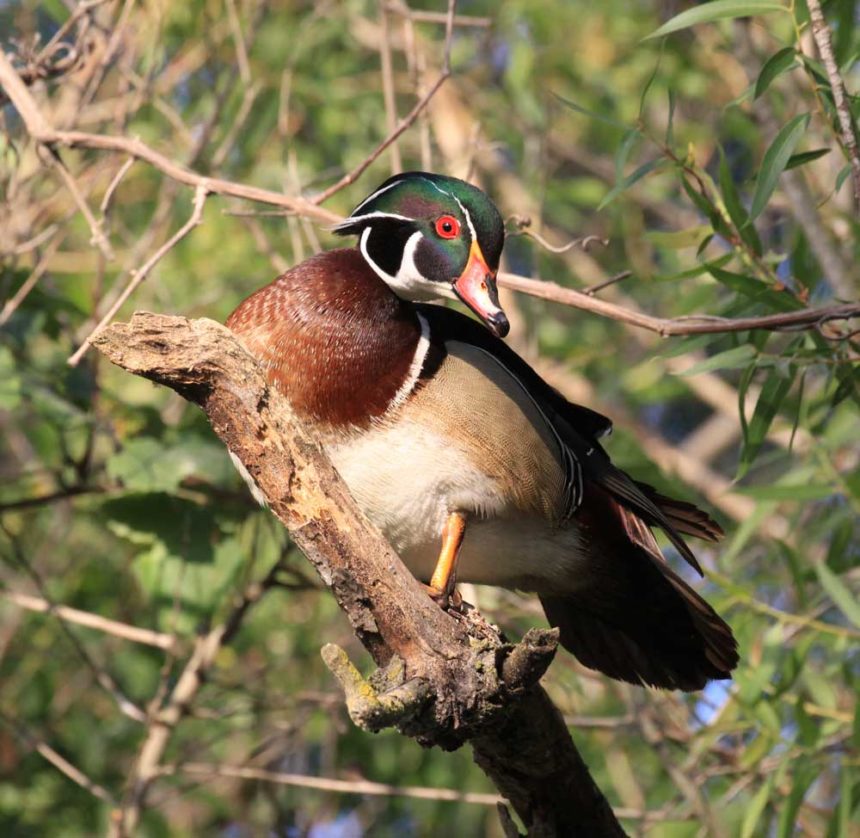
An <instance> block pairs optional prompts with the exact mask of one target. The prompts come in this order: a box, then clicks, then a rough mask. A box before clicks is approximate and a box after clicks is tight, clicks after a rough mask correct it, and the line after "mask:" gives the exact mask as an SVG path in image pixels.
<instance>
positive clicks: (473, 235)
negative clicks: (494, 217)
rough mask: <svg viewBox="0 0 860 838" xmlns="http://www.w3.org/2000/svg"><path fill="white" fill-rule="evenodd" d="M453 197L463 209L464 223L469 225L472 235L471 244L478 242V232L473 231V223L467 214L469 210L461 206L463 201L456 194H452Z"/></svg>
mask: <svg viewBox="0 0 860 838" xmlns="http://www.w3.org/2000/svg"><path fill="white" fill-rule="evenodd" d="M453 197H454V200H455V201H456V202H457V205H458V206H459V207H460V209H461V210H462V211H463V215H465V216H466V223H467V224H468V225H469V234H470V235H471V236H472V244H478V234H477V233H476V232H475V225H474V224H472V216H471V215H469V210H467V209H466V208H465V207H464V206H463V202H462V201H461V200H460V199H459V198H458V197H457V196H456V195H454V196H453ZM479 246H480V245H479Z"/></svg>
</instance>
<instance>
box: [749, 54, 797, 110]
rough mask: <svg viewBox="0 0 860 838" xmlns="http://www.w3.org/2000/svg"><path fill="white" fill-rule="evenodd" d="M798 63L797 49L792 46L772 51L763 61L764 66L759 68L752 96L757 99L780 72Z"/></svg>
mask: <svg viewBox="0 0 860 838" xmlns="http://www.w3.org/2000/svg"><path fill="white" fill-rule="evenodd" d="M798 63H799V62H798V60H797V50H795V48H794V47H785V48H784V49H781V50H779V52H777V53H774V54H773V55H772V56H771V57H770V58H768V60H767V61H765V63H764V67H762V68H761V72H760V73H759V74H758V78H757V79H756V83H755V97H754V98H756V99H758V97H759V96H761V94H762V93H764V92H765V90H767V89H768V87H770V85H771V82H772V81H773V80H774V79H775V78H776V77H777V76H779V75H782V73H785V72H787V71H788V70H790V69H792V67H796V66H798Z"/></svg>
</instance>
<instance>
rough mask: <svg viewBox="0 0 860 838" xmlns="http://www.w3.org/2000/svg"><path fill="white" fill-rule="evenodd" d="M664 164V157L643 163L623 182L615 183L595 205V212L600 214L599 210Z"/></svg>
mask: <svg viewBox="0 0 860 838" xmlns="http://www.w3.org/2000/svg"><path fill="white" fill-rule="evenodd" d="M665 163H666V159H665V158H664V157H656V158H654V160H649V161H648V162H647V163H643V164H642V165H641V166H640V167H639V168H638V169H636V171H635V172H631V173H630V174H629V175H627V177H626V178H624V180H622V181H620V182H619V183H616V184H615V186H613V187H612V189H610V190H609V192H607V193H606V195H605V196H604V198H603V200H602V201H601V202H600V203H599V204H598V205H597V211H598V212H600V210H602V209H603V208H604V207H605V206H606V205H607V204H610V203H612V201H614V200H615V199H616V198H617V197H618V196H619V195H620V194H621V193H622V192H624V191H625V190H627V189H629V188H630V187H631V186H633V184H634V183H636V182H637V181H640V180H642V178H643V177H645V176H646V175H648V174H650V173H651V172H653V171H655V170H657V169H659V168H660V167H661V166H663V165H665Z"/></svg>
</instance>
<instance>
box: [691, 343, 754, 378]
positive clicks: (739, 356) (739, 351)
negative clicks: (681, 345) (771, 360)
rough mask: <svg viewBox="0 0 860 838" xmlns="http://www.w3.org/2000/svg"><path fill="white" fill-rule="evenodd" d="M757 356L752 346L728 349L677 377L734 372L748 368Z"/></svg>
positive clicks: (747, 344)
mask: <svg viewBox="0 0 860 838" xmlns="http://www.w3.org/2000/svg"><path fill="white" fill-rule="evenodd" d="M757 354H758V353H757V352H756V349H755V347H754V346H753V345H752V344H749V343H745V344H743V346H736V347H735V348H734V349H727V350H726V351H725V352H718V353H717V354H716V355H712V356H711V357H710V358H705V360H704V361H699V362H698V363H697V364H693V366H692V367H690V368H689V369H686V370H684V371H683V372H679V373H677V375H678V376H679V377H681V378H686V377H687V376H690V375H698V374H699V373H703V372H711V371H713V370H734V369H738V368H740V367H746V366H747V365H748V364H749V363H750V361H752V360H753V359H754V358H755V357H756V355H757Z"/></svg>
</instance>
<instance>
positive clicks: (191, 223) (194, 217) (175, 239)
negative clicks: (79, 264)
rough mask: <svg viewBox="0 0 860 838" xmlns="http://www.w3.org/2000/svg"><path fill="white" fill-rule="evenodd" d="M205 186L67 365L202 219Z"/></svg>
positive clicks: (71, 363) (77, 359)
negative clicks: (186, 216) (188, 213)
mask: <svg viewBox="0 0 860 838" xmlns="http://www.w3.org/2000/svg"><path fill="white" fill-rule="evenodd" d="M206 194H207V188H206V184H205V181H204V182H203V183H200V184H198V185H197V189H196V190H195V193H194V208H193V210H192V212H191V216H190V217H189V219H188V221H186V222H185V224H183V225H182V226H181V227H180V228H179V229H178V230H177V231H176V232H175V233H174V234H173V235H172V236H171V237H170V238H169V239H168V240H167V241H166V242H165V243H164V244H163V245H161V247H159V248H158V250H156V251H155V253H153V254H152V256H151V257H150V258H149V259H148V260H147V262H146V263H145V264H144V265H143V267H141V268H140V269H139V270H135V271H132V272H131V281H130V282H129V283H128V285H127V286H126V287H125V289H124V290H123V292H122V294H120V295H119V297H118V298H117V299H116V300H115V301H114V303H113V305H112V306H111V307H110V308H109V309H108V311H107V312H106V313H105V315H104V317H102V319H101V320H100V321H99V323H98V325H97V326H96V327H95V328H94V329H93V330H92V331H91V332H90V333H89V335H87V337H86V338H85V339H84V342H83V343H82V344H81V345H80V347H79V348H78V350H77V351H76V352H75V353H74V354H73V355H72V356H71V357H70V358H69V360H68V363H69V366H72V367H74V366H77V365H78V363H79V362H80V360H81V358H83V356H84V353H85V352H86V351H87V349H88V348H89V347H90V345H91V344H92V341H93V338H94V337H95V336H96V335H97V334H98V333H99V332H100V331H101V330H102V329H104V327H105V326H107V324H108V323H110V321H111V320H113V318H114V316H115V315H116V313H117V312H118V311H119V310H120V308H122V305H123V303H124V302H125V301H126V300H127V299H128V298H129V297H130V296H131V295H132V294H133V293H134V291H135V289H136V288H137V287H138V286H139V285H140V284H141V283H142V282H143V281H144V280H145V279H146V277H147V276H148V275H149V272H150V271H151V270H152V269H153V268H154V267H155V266H156V265H157V264H158V263H159V261H161V259H162V257H163V256H164V255H165V254H166V253H168V252H169V251H171V250H172V249H173V248H174V247H176V245H177V244H178V243H179V242H180V241H182V239H184V238H185V237H186V236H187V235H188V234H189V233H190V232H191V231H192V230H193V229H194V228H195V227H196V226H197V225H198V224H200V222H201V221H202V219H203V206H204V204H205V203H206Z"/></svg>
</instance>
